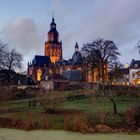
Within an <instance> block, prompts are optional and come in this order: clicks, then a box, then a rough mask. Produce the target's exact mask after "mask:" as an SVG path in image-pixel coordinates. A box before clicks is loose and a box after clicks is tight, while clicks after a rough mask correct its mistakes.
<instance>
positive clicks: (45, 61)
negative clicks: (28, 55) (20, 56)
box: [33, 55, 51, 67]
mask: <svg viewBox="0 0 140 140" xmlns="http://www.w3.org/2000/svg"><path fill="white" fill-rule="evenodd" d="M50 63H51V60H50V57H49V56H41V55H35V57H34V60H33V65H35V66H44V65H46V67H48V66H49V65H50Z"/></svg>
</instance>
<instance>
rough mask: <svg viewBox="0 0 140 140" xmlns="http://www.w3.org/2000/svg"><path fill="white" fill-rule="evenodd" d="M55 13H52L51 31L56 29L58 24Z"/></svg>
mask: <svg viewBox="0 0 140 140" xmlns="http://www.w3.org/2000/svg"><path fill="white" fill-rule="evenodd" d="M54 20H55V19H54V12H52V22H51V24H50V29H56V24H55V22H54Z"/></svg>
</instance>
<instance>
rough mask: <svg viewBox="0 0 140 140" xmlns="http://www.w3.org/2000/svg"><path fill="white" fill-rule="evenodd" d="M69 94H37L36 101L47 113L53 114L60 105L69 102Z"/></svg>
mask: <svg viewBox="0 0 140 140" xmlns="http://www.w3.org/2000/svg"><path fill="white" fill-rule="evenodd" d="M67 96H68V95H67V94H64V93H60V92H56V91H49V92H47V93H37V95H36V97H35V98H36V99H37V100H38V102H39V103H40V105H41V106H42V107H43V108H44V110H45V111H48V112H53V111H54V110H55V107H56V105H57V104H58V103H62V102H64V101H65V100H67Z"/></svg>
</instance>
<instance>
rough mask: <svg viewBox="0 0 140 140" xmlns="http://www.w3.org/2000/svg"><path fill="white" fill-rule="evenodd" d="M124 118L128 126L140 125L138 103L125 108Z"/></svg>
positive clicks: (139, 107)
mask: <svg viewBox="0 0 140 140" xmlns="http://www.w3.org/2000/svg"><path fill="white" fill-rule="evenodd" d="M125 118H126V123H127V124H128V125H129V126H131V127H140V105H138V106H135V107H129V108H127V109H126V111H125Z"/></svg>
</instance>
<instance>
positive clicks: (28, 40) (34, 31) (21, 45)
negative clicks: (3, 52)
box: [3, 17, 43, 56]
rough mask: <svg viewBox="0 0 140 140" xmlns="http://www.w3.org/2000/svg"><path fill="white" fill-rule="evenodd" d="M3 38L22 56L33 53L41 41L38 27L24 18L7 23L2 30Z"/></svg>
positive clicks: (30, 19)
mask: <svg viewBox="0 0 140 140" xmlns="http://www.w3.org/2000/svg"><path fill="white" fill-rule="evenodd" d="M3 38H4V39H5V40H6V42H8V44H9V45H10V46H12V47H14V48H16V49H17V50H18V51H19V52H21V53H22V54H23V55H24V56H26V55H28V54H29V53H31V52H35V51H36V50H37V49H38V48H39V47H40V45H41V43H42V39H43V37H42V34H41V32H40V29H39V25H38V24H37V23H36V22H35V21H34V20H33V19H32V18H26V17H25V18H20V19H17V20H15V21H11V22H8V23H7V24H6V25H5V27H4V30H3Z"/></svg>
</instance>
